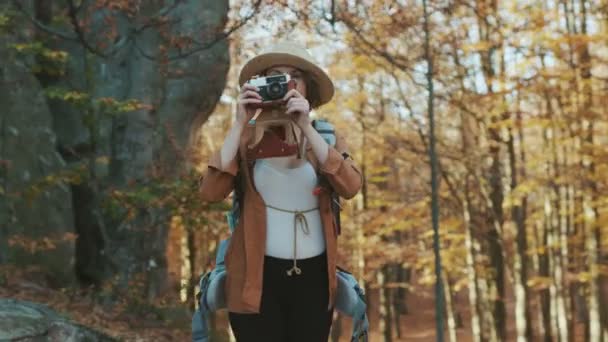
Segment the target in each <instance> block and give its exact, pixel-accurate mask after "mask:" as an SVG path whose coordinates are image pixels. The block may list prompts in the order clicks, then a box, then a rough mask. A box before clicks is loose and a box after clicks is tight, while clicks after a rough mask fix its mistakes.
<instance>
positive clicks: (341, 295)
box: [192, 120, 369, 342]
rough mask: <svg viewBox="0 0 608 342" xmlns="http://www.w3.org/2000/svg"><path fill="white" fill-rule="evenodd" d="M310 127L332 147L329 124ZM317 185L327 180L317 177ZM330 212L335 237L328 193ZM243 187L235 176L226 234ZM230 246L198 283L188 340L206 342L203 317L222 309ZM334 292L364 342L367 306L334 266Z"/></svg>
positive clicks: (335, 204)
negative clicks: (227, 255)
mask: <svg viewBox="0 0 608 342" xmlns="http://www.w3.org/2000/svg"><path fill="white" fill-rule="evenodd" d="M313 127H314V128H315V129H316V130H317V132H319V134H320V135H321V136H322V137H323V138H324V139H325V141H326V142H327V143H328V144H329V145H330V146H335V144H336V136H335V133H334V128H333V125H331V124H330V123H329V122H327V121H326V120H315V121H313ZM319 181H320V182H326V181H327V180H325V179H323V178H321V179H320V180H319ZM331 197H332V201H331V203H332V212H333V214H334V220H335V222H336V225H337V229H338V234H339V233H340V202H339V196H338V195H337V194H336V193H332V195H331ZM242 199H243V186H242V177H240V174H237V176H236V177H235V188H234V193H233V197H232V208H231V210H230V211H229V212H227V213H226V219H227V222H228V227H229V229H230V233H233V232H234V229H235V228H236V227H237V226H238V220H239V217H240V208H241V207H242V205H243V203H242ZM229 243H230V238H228V239H226V240H223V241H222V242H220V245H219V247H218V250H217V253H216V257H215V267H214V269H213V270H212V271H210V272H207V273H206V274H205V275H203V276H202V277H201V278H200V280H199V292H198V293H197V295H196V298H197V301H198V304H199V307H198V309H197V310H196V311H195V312H194V314H193V315H192V341H193V342H209V341H210V340H209V338H210V336H209V333H210V331H209V327H208V324H207V318H208V315H209V313H211V312H214V311H217V310H220V309H223V308H226V297H225V296H226V294H225V291H224V284H225V281H226V266H225V264H224V256H225V254H226V249H227V248H228V245H229ZM336 278H337V281H338V289H337V294H336V303H335V308H336V310H338V311H339V312H341V313H343V314H345V315H347V316H350V317H351V318H352V319H353V331H352V337H351V341H352V342H355V341H356V342H367V341H368V330H369V321H368V319H367V312H366V309H367V305H366V302H365V294H364V292H363V290H362V289H361V287H360V286H359V284H358V283H357V279H356V278H355V277H354V276H353V275H352V274H351V273H349V272H347V271H346V270H344V269H342V268H340V267H338V268H337V270H336Z"/></svg>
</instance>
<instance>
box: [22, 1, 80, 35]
mask: <svg viewBox="0 0 608 342" xmlns="http://www.w3.org/2000/svg"><path fill="white" fill-rule="evenodd" d="M13 6H14V7H15V8H17V10H18V11H19V12H21V13H22V14H23V15H25V17H26V18H27V19H28V20H29V21H30V22H31V23H32V24H34V25H35V26H36V27H37V28H38V29H40V30H42V31H44V32H47V33H49V34H52V35H54V36H57V37H59V38H62V39H66V40H70V41H78V38H77V37H72V36H70V35H69V34H67V33H65V32H60V31H56V30H55V29H53V28H52V27H50V26H48V25H45V24H43V23H41V22H40V21H38V20H36V18H34V16H33V15H31V14H30V13H28V12H27V11H26V10H25V8H23V6H21V4H20V3H19V0H13Z"/></svg>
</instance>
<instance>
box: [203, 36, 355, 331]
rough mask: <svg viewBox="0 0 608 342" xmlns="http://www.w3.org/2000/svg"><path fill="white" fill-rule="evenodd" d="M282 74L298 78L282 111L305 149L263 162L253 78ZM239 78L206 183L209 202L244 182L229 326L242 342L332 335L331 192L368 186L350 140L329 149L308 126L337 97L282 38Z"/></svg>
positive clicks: (231, 262)
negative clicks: (314, 112) (233, 108)
mask: <svg viewBox="0 0 608 342" xmlns="http://www.w3.org/2000/svg"><path fill="white" fill-rule="evenodd" d="M275 74H289V75H290V76H291V79H293V80H294V81H295V88H294V89H291V90H290V91H288V92H287V94H286V95H285V97H284V98H283V100H284V101H285V102H284V107H282V108H283V110H284V113H285V115H288V116H291V117H292V122H293V123H294V124H293V126H294V127H293V128H294V130H295V135H296V136H298V137H299V141H306V146H305V147H306V148H305V151H303V153H295V154H292V155H287V156H280V157H272V158H257V159H256V158H255V157H252V155H254V154H252V153H251V149H255V148H256V147H255V146H252V141H253V140H254V136H255V134H256V130H255V127H254V126H251V125H249V124H248V123H249V121H250V119H251V118H252V116H253V114H254V111H255V109H254V108H255V107H256V106H259V104H260V103H261V102H262V100H261V97H260V95H259V94H258V92H257V89H256V87H254V86H252V85H250V84H247V83H246V82H247V81H248V80H250V79H251V78H252V77H254V76H256V75H268V76H270V75H275ZM239 84H240V85H241V94H240V96H239V99H238V110H237V115H236V120H235V122H234V124H233V126H232V128H231V130H230V132H229V133H228V135H227V137H226V138H225V141H224V144H223V145H222V148H221V150H220V151H217V152H216V153H215V154H214V155H213V156H212V158H211V160H210V161H209V167H208V171H207V173H206V175H205V176H204V177H203V179H202V181H201V184H200V192H201V197H202V198H203V199H204V200H207V201H220V200H223V199H224V198H226V197H227V196H228V194H229V193H230V192H231V191H232V190H233V189H234V187H235V178H236V176H237V174H239V177H240V179H241V181H240V182H239V184H240V186H241V191H242V197H243V198H242V208H241V212H240V219H239V222H238V226H237V228H236V229H235V231H234V233H233V235H232V238H231V242H230V246H229V247H228V250H227V252H226V256H225V264H226V270H227V277H226V297H227V298H226V300H227V306H228V311H229V318H230V324H231V327H232V330H233V332H234V334H235V337H236V338H237V341H239V342H247V341H256V342H257V341H269V342H273V341H277V342H285V341H306V342H316V341H319V342H321V341H327V339H328V335H329V330H330V326H331V322H332V315H333V306H334V300H335V295H336V287H337V284H336V254H337V253H336V252H337V251H336V249H337V235H338V232H337V228H336V223H335V221H334V216H333V214H332V212H331V195H332V193H333V192H336V193H337V194H338V195H340V196H341V197H344V198H351V197H353V196H354V195H355V194H356V193H357V192H358V191H359V189H360V187H361V183H362V179H361V173H360V172H359V170H358V168H357V167H356V166H355V165H354V164H353V161H352V159H351V158H349V156H348V153H347V152H346V148H345V145H344V141H343V139H340V138H339V137H337V138H336V144H335V145H334V146H329V145H328V144H327V143H326V141H325V140H324V139H323V137H321V135H320V134H319V133H318V132H317V131H316V130H315V129H314V128H313V126H312V124H311V123H312V121H311V119H310V116H309V114H310V110H311V108H314V107H318V106H320V105H322V104H325V103H327V102H328V101H330V100H331V98H332V96H333V92H334V88H333V83H332V81H331V80H330V78H329V76H328V75H327V74H326V73H325V72H324V71H323V70H322V69H321V68H320V67H318V66H317V65H316V64H315V63H314V61H313V58H312V57H311V56H310V54H309V53H308V52H307V51H306V49H304V48H302V47H301V46H298V45H294V44H289V43H282V44H277V45H275V46H272V47H271V48H269V49H268V50H267V51H266V52H264V53H262V54H261V55H258V56H256V57H254V58H253V59H251V60H250V61H248V62H247V63H246V64H245V66H244V67H243V69H242V71H241V74H240V77H239ZM266 134H272V133H271V132H265V133H264V135H266ZM282 135H283V136H284V135H285V132H282ZM302 139H305V140H302ZM321 178H322V179H324V180H326V181H323V182H319V179H321Z"/></svg>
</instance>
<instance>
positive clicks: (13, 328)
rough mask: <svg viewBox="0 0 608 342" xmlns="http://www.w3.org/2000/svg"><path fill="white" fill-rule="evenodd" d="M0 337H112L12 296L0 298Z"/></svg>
mask: <svg viewBox="0 0 608 342" xmlns="http://www.w3.org/2000/svg"><path fill="white" fill-rule="evenodd" d="M0 341H24V342H28V341H31V342H34V341H36V342H42V341H49V342H51V341H57V342H77V341H88V342H104V341H116V340H115V339H113V338H111V337H110V336H107V335H105V334H103V333H100V332H97V331H95V330H92V329H89V328H87V327H84V326H82V325H79V324H76V323H73V322H71V321H70V320H68V319H66V318H65V317H62V316H61V315H59V314H58V313H57V312H55V311H53V310H51V309H49V308H48V307H46V306H44V305H41V304H36V303H33V302H26V301H19V300H14V299H0Z"/></svg>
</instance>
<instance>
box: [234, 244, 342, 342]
mask: <svg viewBox="0 0 608 342" xmlns="http://www.w3.org/2000/svg"><path fill="white" fill-rule="evenodd" d="M292 266H293V260H286V259H278V258H273V257H270V256H266V257H265V258H264V280H263V284H264V285H263V289H262V304H261V307H260V313H259V314H241V313H234V312H229V313H228V317H229V318H230V326H231V327H232V331H233V332H234V336H235V337H236V340H237V342H262V341H263V342H300V341H301V342H327V340H328V338H329V329H330V327H331V323H332V318H333V308H332V309H329V310H328V309H327V306H328V300H329V293H328V291H329V290H328V287H329V284H328V280H327V255H326V254H325V253H323V254H321V255H319V256H316V257H312V258H308V259H300V260H298V267H299V268H301V269H302V273H301V274H300V275H295V274H293V275H291V276H288V275H287V273H286V271H287V270H288V269H290V268H291V267H292Z"/></svg>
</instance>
